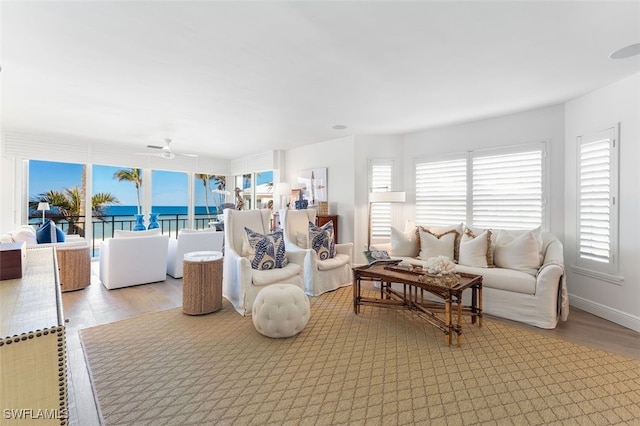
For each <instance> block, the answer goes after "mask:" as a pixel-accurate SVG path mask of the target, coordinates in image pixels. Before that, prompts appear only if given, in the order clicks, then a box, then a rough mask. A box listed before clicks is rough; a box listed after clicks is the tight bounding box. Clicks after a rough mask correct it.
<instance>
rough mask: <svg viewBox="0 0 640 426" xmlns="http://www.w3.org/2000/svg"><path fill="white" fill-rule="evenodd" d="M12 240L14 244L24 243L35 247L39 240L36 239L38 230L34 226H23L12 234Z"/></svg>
mask: <svg viewBox="0 0 640 426" xmlns="http://www.w3.org/2000/svg"><path fill="white" fill-rule="evenodd" d="M11 238H12V239H13V241H14V242H16V243H17V242H19V241H24V242H25V243H26V244H27V246H35V245H36V244H38V238H37V237H36V230H35V229H33V227H32V226H29V225H23V226H21V227H19V228H18V229H16V230H15V231H13V232H11Z"/></svg>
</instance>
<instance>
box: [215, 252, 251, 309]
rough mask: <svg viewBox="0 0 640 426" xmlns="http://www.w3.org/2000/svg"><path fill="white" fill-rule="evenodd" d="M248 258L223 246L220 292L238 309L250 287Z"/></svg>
mask: <svg viewBox="0 0 640 426" xmlns="http://www.w3.org/2000/svg"><path fill="white" fill-rule="evenodd" d="M252 274H253V272H252V270H251V264H250V263H249V259H247V258H246V257H242V256H240V255H239V254H238V253H237V252H236V251H235V250H233V249H232V248H231V247H225V253H224V258H223V273H222V293H223V294H224V297H226V298H227V299H228V300H229V301H230V302H231V303H232V304H233V305H234V307H236V309H238V306H240V305H242V306H244V305H243V304H242V301H243V300H244V299H245V294H246V293H247V291H248V289H249V288H250V287H251V280H252V277H253V275H252Z"/></svg>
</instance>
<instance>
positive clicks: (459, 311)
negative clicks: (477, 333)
mask: <svg viewBox="0 0 640 426" xmlns="http://www.w3.org/2000/svg"><path fill="white" fill-rule="evenodd" d="M461 299H462V297H459V298H458V329H457V332H458V347H460V345H462V300H461Z"/></svg>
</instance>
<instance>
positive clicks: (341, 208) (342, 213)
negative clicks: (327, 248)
mask: <svg viewBox="0 0 640 426" xmlns="http://www.w3.org/2000/svg"><path fill="white" fill-rule="evenodd" d="M354 154H355V152H354V137H353V136H347V137H343V138H338V139H332V140H328V141H324V142H319V143H315V144H311V145H306V146H303V147H300V148H294V149H290V150H288V151H287V152H286V153H285V156H284V157H285V160H284V163H285V164H284V170H285V172H284V175H283V180H284V181H285V182H289V183H291V184H292V185H293V184H295V182H297V173H298V170H303V169H312V168H320V167H326V168H327V181H328V188H327V198H328V201H329V214H337V215H338V216H339V217H338V227H339V235H338V238H339V239H340V240H339V241H338V242H340V243H341V242H349V241H353V236H354V231H353V230H354V208H353V206H354V194H355V184H354V179H355V177H354V168H353V165H354V162H355V160H354Z"/></svg>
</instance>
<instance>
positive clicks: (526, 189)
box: [470, 149, 543, 229]
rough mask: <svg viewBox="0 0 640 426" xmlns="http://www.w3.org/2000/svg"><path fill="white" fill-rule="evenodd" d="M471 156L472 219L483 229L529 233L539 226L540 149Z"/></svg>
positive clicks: (540, 197) (541, 155)
mask: <svg viewBox="0 0 640 426" xmlns="http://www.w3.org/2000/svg"><path fill="white" fill-rule="evenodd" d="M499 151H502V153H496V152H495V151H493V152H487V151H478V152H472V153H471V162H472V178H471V181H472V182H473V186H472V193H471V194H472V195H471V200H472V218H471V221H470V223H472V224H474V225H475V226H480V227H483V228H489V227H495V228H503V229H531V228H535V227H537V226H540V225H541V224H542V210H543V209H542V207H543V203H542V178H543V173H542V169H543V162H542V159H543V149H534V150H531V151H529V150H526V151H519V150H516V152H509V153H503V152H504V150H499Z"/></svg>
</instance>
